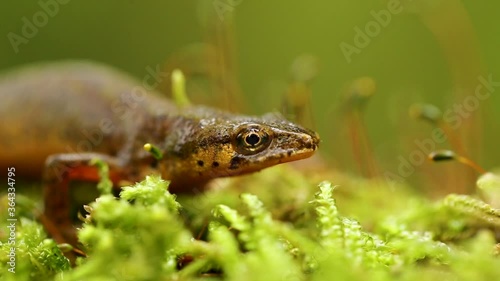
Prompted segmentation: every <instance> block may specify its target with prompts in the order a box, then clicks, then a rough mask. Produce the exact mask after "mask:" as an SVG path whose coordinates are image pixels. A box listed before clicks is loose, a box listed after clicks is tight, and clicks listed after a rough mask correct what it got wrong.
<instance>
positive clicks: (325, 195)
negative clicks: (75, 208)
mask: <svg viewBox="0 0 500 281" xmlns="http://www.w3.org/2000/svg"><path fill="white" fill-rule="evenodd" d="M102 175H103V177H104V178H106V173H102ZM312 181H313V180H312V179H311V178H307V177H305V176H303V175H302V174H300V173H297V172H295V171H293V170H292V169H289V168H285V167H278V168H277V169H271V170H270V171H266V172H264V173H259V174H257V175H253V176H251V177H245V178H242V179H234V180H229V181H220V182H218V183H217V186H216V187H218V188H215V189H213V190H211V191H208V192H206V193H200V194H198V195H193V196H185V197H182V198H176V196H175V195H172V194H170V193H169V192H168V182H166V181H163V180H162V179H160V178H158V177H154V176H151V177H147V178H146V179H145V180H144V181H142V182H140V183H137V184H135V185H134V186H130V187H126V188H124V189H123V191H122V192H121V194H120V198H114V197H113V196H111V195H110V194H109V193H108V192H107V191H106V187H105V186H106V185H107V184H109V182H107V181H106V180H105V179H104V180H103V181H102V182H101V184H102V185H103V186H102V189H101V192H102V193H103V195H101V196H100V197H99V198H98V199H97V200H96V201H95V202H93V203H91V204H89V207H87V210H89V211H90V213H89V214H88V215H87V217H86V218H85V223H84V224H83V227H82V228H81V230H79V232H78V233H79V234H78V235H79V238H80V240H81V241H82V243H83V244H84V246H85V248H84V251H85V252H86V254H87V255H88V257H86V258H80V259H79V260H78V261H77V266H76V267H74V268H70V267H69V262H68V260H67V259H66V258H64V257H63V255H62V253H61V251H60V248H59V247H57V245H56V244H55V243H54V242H53V240H51V239H48V238H47V237H46V234H45V233H44V231H43V229H42V227H41V226H40V225H39V224H38V223H37V222H36V221H35V219H34V216H32V215H30V214H31V213H33V209H34V206H35V205H34V204H33V202H30V201H29V200H28V199H26V198H23V199H21V200H20V201H24V203H22V204H19V205H20V207H19V208H20V212H19V214H22V215H20V217H19V222H18V229H17V230H16V234H17V236H16V242H17V243H18V244H17V259H16V273H15V274H12V273H10V272H8V271H7V270H8V264H7V261H8V253H9V249H10V247H9V245H8V232H6V230H5V229H6V227H5V225H4V224H5V222H6V216H5V215H4V214H2V216H4V217H2V229H1V231H0V241H1V243H2V244H1V246H0V250H1V251H0V254H1V256H0V260H1V262H2V263H1V265H0V267H1V270H2V271H1V273H0V274H2V280H54V279H55V280H176V279H177V280H333V279H335V280H367V279H369V280H422V279H429V280H435V279H438V278H440V279H445V280H449V279H456V280H479V279H484V278H490V279H489V280H494V279H495V278H496V277H497V276H500V260H499V259H498V258H497V257H496V256H495V251H494V249H495V243H496V242H495V240H494V237H495V232H496V231H497V230H496V229H497V228H498V210H497V209H495V208H493V207H491V206H490V205H488V204H486V203H484V202H482V201H481V200H479V199H477V198H473V197H471V196H465V195H449V196H448V197H446V198H444V199H443V200H439V201H437V202H430V201H428V200H425V199H423V198H419V197H417V196H416V195H412V196H408V194H409V193H407V192H393V190H394V187H390V186H384V185H383V184H381V183H380V182H372V184H373V185H374V186H376V187H377V190H378V192H377V193H375V194H376V195H374V197H376V198H371V197H370V196H368V195H364V196H357V195H356V194H358V191H359V190H358V189H356V186H357V185H358V184H360V183H361V184H363V185H365V186H369V185H370V182H369V181H363V182H360V180H358V179H350V178H349V177H344V178H341V177H339V182H340V183H341V186H340V187H337V188H334V187H333V186H332V184H331V183H329V182H321V183H320V184H319V185H315V184H313V183H312ZM264 186H265V187H269V188H267V189H265V188H263V187H264ZM270 187H272V188H270ZM401 188H404V187H401ZM379 196H383V198H385V200H393V201H398V202H399V204H387V208H388V209H387V210H384V211H383V212H381V211H377V212H375V211H374V213H376V215H374V216H376V218H377V219H373V217H372V218H370V215H369V212H367V211H366V210H369V209H370V208H372V209H373V208H377V206H378V205H377V204H379V203H378V202H379V201H378V200H380V199H379ZM4 200H7V199H4ZM337 202H342V204H340V205H337ZM2 204H5V202H2ZM401 205H405V208H401V207H400V206H401ZM356 206H358V207H359V208H362V209H363V211H360V212H357V213H356V212H351V211H349V213H356V214H357V215H356V219H355V218H354V217H350V216H348V215H345V211H344V210H356ZM197 237H201V238H202V239H201V240H200V239H195V238H197Z"/></svg>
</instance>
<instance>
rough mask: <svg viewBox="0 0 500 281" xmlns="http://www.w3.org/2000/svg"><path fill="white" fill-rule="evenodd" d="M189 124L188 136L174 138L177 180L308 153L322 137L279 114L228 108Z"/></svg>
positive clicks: (242, 170)
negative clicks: (234, 111) (243, 113)
mask: <svg viewBox="0 0 500 281" xmlns="http://www.w3.org/2000/svg"><path fill="white" fill-rule="evenodd" d="M208 116H209V115H208ZM208 116H207V117H208ZM190 124H191V126H190V128H191V129H188V130H187V131H185V133H188V134H189V137H186V136H183V137H177V138H176V140H175V149H174V150H173V152H174V153H173V154H172V156H173V157H170V159H173V161H175V158H177V161H176V164H174V165H168V166H171V167H172V166H173V167H175V168H174V169H172V170H171V171H170V173H169V174H170V175H171V178H172V182H186V183H189V182H203V181H206V180H209V179H211V178H217V177H227V176H235V175H242V174H247V173H251V172H256V171H259V170H262V169H264V168H267V167H270V166H274V165H277V164H281V163H285V162H290V161H296V160H300V159H304V158H308V157H310V156H312V155H313V154H314V152H315V151H316V149H317V148H318V145H319V141H320V139H319V136H318V134H317V133H315V132H313V131H311V130H308V129H305V128H303V127H301V126H299V125H297V124H294V123H292V122H290V121H287V120H285V119H284V118H282V117H279V116H277V115H275V114H268V115H264V116H262V117H250V116H240V115H232V114H229V113H224V114H221V115H217V117H215V118H214V117H213V116H212V117H211V118H201V119H198V120H196V122H193V120H192V119H191V120H190ZM180 134H182V133H178V135H179V136H180ZM166 157H167V159H168V158H169V156H168V153H167V155H166ZM167 159H166V160H167Z"/></svg>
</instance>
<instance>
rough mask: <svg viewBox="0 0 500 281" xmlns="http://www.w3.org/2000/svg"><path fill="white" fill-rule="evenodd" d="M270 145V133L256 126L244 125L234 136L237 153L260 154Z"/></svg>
mask: <svg viewBox="0 0 500 281" xmlns="http://www.w3.org/2000/svg"><path fill="white" fill-rule="evenodd" d="M269 144H271V135H270V132H269V131H268V130H267V129H265V128H262V127H261V126H259V125H257V124H249V125H248V124H247V125H244V126H243V127H242V128H241V129H240V130H239V131H238V133H237V134H236V138H235V144H234V145H235V149H236V151H237V152H238V153H241V154H245V155H251V154H256V153H259V152H261V151H262V150H264V149H266V148H267V147H268V146H269Z"/></svg>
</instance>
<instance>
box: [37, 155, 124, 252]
mask: <svg viewBox="0 0 500 281" xmlns="http://www.w3.org/2000/svg"><path fill="white" fill-rule="evenodd" d="M93 159H100V160H102V161H104V162H105V163H106V164H107V165H108V166H109V171H110V179H111V181H112V182H113V184H114V185H115V186H116V185H118V182H119V181H120V180H122V179H124V178H126V171H125V169H124V166H123V165H120V161H119V160H118V159H117V158H115V157H110V156H108V155H105V154H100V153H82V154H55V155H51V156H50V157H49V158H47V161H46V163H45V170H44V175H43V176H44V184H45V187H44V188H45V189H44V203H45V209H44V216H45V219H46V220H47V221H46V222H45V223H44V224H45V227H46V228H47V230H48V231H49V232H50V234H51V235H52V237H53V238H54V240H56V241H57V242H58V243H70V244H71V245H76V244H77V238H76V230H75V228H74V227H73V223H72V221H71V218H70V214H69V209H70V207H71V206H70V204H71V200H70V199H71V198H70V192H69V185H70V183H71V182H72V181H91V182H97V181H99V174H98V170H97V168H96V167H94V166H92V165H91V164H90V161H91V160H93Z"/></svg>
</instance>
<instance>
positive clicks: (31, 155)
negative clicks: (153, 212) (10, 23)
mask: <svg viewBox="0 0 500 281" xmlns="http://www.w3.org/2000/svg"><path fill="white" fill-rule="evenodd" d="M149 78H151V77H149ZM142 82H143V83H142V84H141V83H140V82H139V81H137V80H136V79H134V78H132V77H131V76H129V75H128V74H125V73H122V72H121V71H119V70H116V69H114V68H112V67H109V66H106V65H103V64H98V63H91V62H85V61H66V62H57V63H45V64H39V65H33V66H28V67H22V68H20V69H18V70H16V71H13V72H9V73H6V74H3V75H2V76H1V77H0V97H1V102H0V113H1V119H2V122H1V123H0V144H1V145H0V155H1V156H0V167H1V168H2V170H4V171H5V169H7V167H15V169H16V172H17V175H18V176H19V177H25V178H34V179H36V178H40V176H41V175H43V184H44V217H45V218H46V219H48V221H49V222H48V223H49V224H51V225H52V226H53V227H54V229H57V231H56V232H59V233H51V235H52V236H53V238H54V239H55V240H56V241H57V242H59V243H62V242H69V243H71V244H73V245H75V243H76V242H77V241H76V236H75V233H74V228H73V226H72V221H71V219H70V215H69V209H70V198H69V196H70V195H69V188H70V185H69V183H70V182H72V181H76V180H78V181H98V180H99V176H98V173H97V168H96V167H94V166H92V165H90V164H89V161H90V160H92V159H96V158H98V159H101V160H102V161H104V162H105V163H107V164H108V165H109V168H110V178H111V180H112V182H113V184H114V186H116V187H117V188H119V186H120V182H122V181H127V182H136V181H140V180H141V179H143V178H144V177H145V176H146V175H148V174H151V173H153V172H155V173H159V174H161V176H162V177H163V178H164V179H168V180H170V181H171V184H170V186H169V191H171V192H173V193H181V192H190V191H191V192H192V191H193V190H195V189H202V188H203V186H205V185H206V183H207V182H208V181H209V180H211V179H214V178H218V177H228V176H237V175H242V174H247V173H252V172H256V171H259V170H261V169H264V168H266V167H270V166H274V165H277V164H280V163H285V162H290V161H295V160H300V159H304V158H307V157H309V156H311V155H312V154H313V153H314V152H315V150H316V149H317V148H318V144H319V137H318V135H317V134H316V133H315V132H313V131H311V130H308V129H305V128H303V127H301V126H299V125H297V124H294V123H292V122H289V121H287V120H285V119H284V118H282V117H280V116H278V115H276V114H266V115H263V116H260V117H255V116H246V115H238V114H233V113H229V112H225V111H221V110H218V109H214V108H209V107H205V106H187V107H182V108H180V107H177V106H176V105H175V104H174V103H172V102H171V101H170V100H169V99H167V98H166V97H164V96H161V94H159V93H156V92H155V91H154V90H152V87H149V85H150V83H151V82H152V81H148V77H146V78H145V79H144V80H143V81H142ZM153 82H154V81H153ZM145 143H150V144H152V145H154V146H155V147H157V148H159V150H160V151H161V153H162V154H163V158H162V159H161V160H157V159H156V158H155V157H153V156H152V155H151V154H150V153H148V152H147V151H145V150H144V149H143V146H144V144H145Z"/></svg>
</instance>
